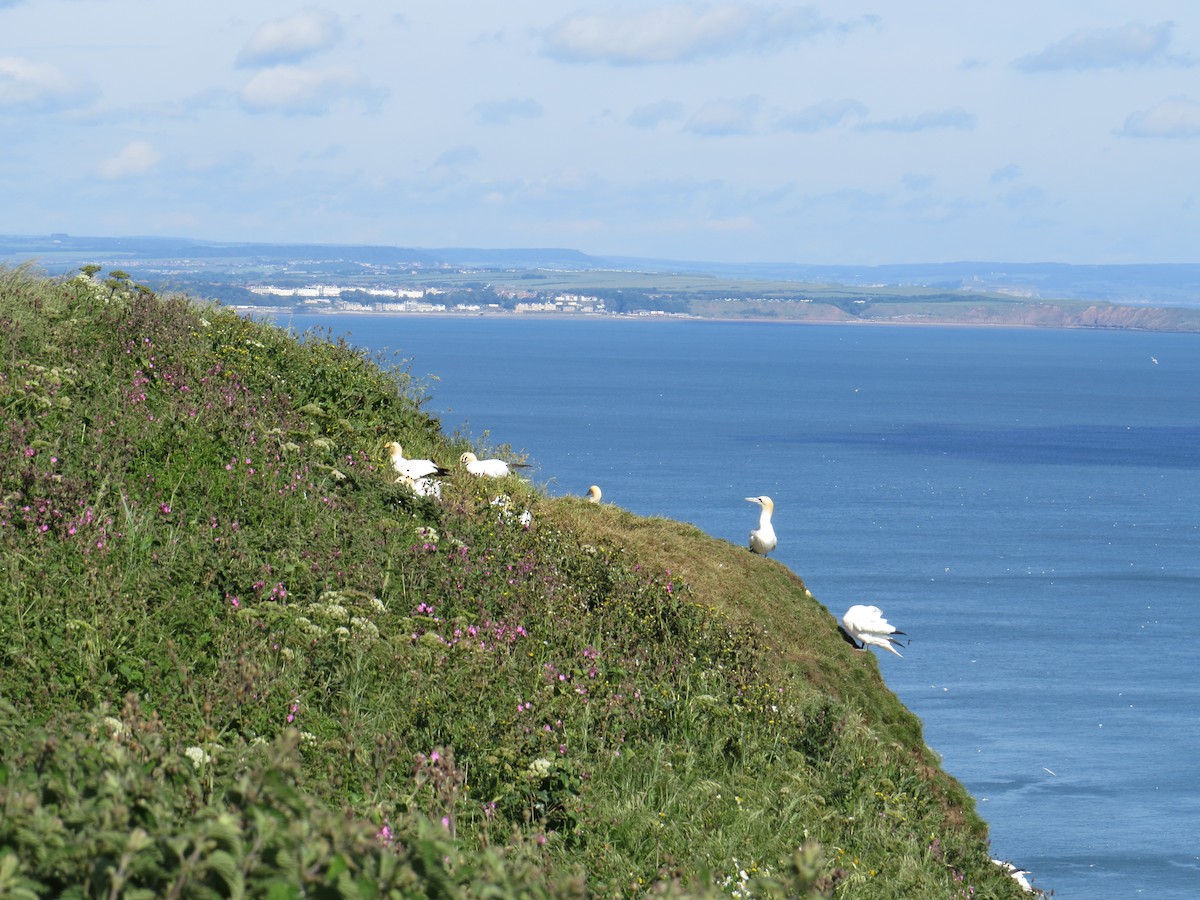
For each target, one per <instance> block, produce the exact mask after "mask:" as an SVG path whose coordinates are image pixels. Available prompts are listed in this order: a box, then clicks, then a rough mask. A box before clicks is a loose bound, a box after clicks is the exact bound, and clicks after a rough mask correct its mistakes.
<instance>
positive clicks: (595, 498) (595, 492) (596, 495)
mask: <svg viewBox="0 0 1200 900" xmlns="http://www.w3.org/2000/svg"><path fill="white" fill-rule="evenodd" d="M603 496H604V495H603V494H602V493H601V492H600V485H598V484H593V485H592V486H591V487H590V488H588V491H587V499H588V502H589V503H599V502H600V498H601V497H603Z"/></svg>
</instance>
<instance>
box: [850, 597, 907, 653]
mask: <svg viewBox="0 0 1200 900" xmlns="http://www.w3.org/2000/svg"><path fill="white" fill-rule="evenodd" d="M838 630H839V631H840V632H841V633H842V637H844V638H845V639H846V640H847V641H849V642H850V643H851V644H853V645H854V649H855V650H866V649H867V645H868V644H870V645H871V646H872V647H882V648H883V649H884V650H890V651H891V652H892V653H895V654H896V655H897V656H901V653H900V651H899V650H897V649H896V647H898V646H901V644H900V642H899V641H898V640H896V639H895V638H894V637H892V635H894V634H904V632H903V631H897V630H896V628H895V627H894V626H893V625H892V624H891V623H890V622H888V620H887V619H885V618H884V617H883V610H881V609H880V608H879V607H878V606H862V605H855V606H852V607H850V608H849V609H848V610H846V614H845V615H844V616H842V624H841V625H839V626H838Z"/></svg>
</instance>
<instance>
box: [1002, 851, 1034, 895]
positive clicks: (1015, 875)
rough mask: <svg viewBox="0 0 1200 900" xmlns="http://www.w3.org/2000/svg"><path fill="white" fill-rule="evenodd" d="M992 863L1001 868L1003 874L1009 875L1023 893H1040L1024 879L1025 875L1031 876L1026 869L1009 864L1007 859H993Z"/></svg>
mask: <svg viewBox="0 0 1200 900" xmlns="http://www.w3.org/2000/svg"><path fill="white" fill-rule="evenodd" d="M992 862H994V863H995V864H996V865H998V866H999V867H1000V868H1002V869H1003V870H1004V871H1005V872H1007V873H1008V874H1009V875H1011V876H1012V879H1013V880H1014V881H1015V882H1016V883H1017V884H1019V885H1020V886H1021V890H1023V891H1024V892H1025V893H1027V894H1040V893H1041V891H1039V890H1038V889H1037V888H1035V887H1034V886H1033V885H1032V884H1030V883H1029V879H1028V878H1026V877H1025V876H1026V875H1031V874H1033V873H1031V872H1030V871H1029V870H1028V869H1021V868H1018V867H1017V866H1016V864H1015V863H1011V862H1009V861H1008V860H1007V859H993V860H992Z"/></svg>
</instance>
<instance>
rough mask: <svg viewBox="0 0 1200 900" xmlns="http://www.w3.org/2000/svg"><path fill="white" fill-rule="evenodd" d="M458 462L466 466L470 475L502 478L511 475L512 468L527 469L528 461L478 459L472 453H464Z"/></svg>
mask: <svg viewBox="0 0 1200 900" xmlns="http://www.w3.org/2000/svg"><path fill="white" fill-rule="evenodd" d="M458 461H459V462H461V463H462V464H463V465H464V466H466V467H467V471H468V472H470V473H471V474H472V475H485V476H487V477H488V478H503V477H504V476H505V475H511V474H512V470H513V469H528V468H529V463H509V462H505V461H504V460H502V459H480V458H479V457H477V456H476V455H475V454H474V453H464V454H463V455H462V456H460V457H459V460H458Z"/></svg>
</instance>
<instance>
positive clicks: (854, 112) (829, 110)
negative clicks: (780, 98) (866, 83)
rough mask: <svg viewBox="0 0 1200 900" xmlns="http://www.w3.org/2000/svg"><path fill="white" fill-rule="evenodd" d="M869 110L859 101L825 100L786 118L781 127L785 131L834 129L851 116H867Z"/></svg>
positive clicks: (782, 120)
mask: <svg viewBox="0 0 1200 900" xmlns="http://www.w3.org/2000/svg"><path fill="white" fill-rule="evenodd" d="M866 114H867V108H866V107H865V106H863V105H862V104H861V103H859V102H858V101H857V100H825V101H822V102H821V103H815V104H813V105H812V106H809V107H807V108H805V109H802V110H800V111H799V112H795V113H792V114H790V115H787V116H784V117H783V118H782V119H780V120H779V126H780V127H781V128H783V129H784V130H785V131H803V132H814V131H820V130H821V129H823V128H832V127H833V126H835V125H838V124H840V123H841V122H843V121H845V120H846V119H847V118H849V117H850V116H865V115H866Z"/></svg>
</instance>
